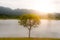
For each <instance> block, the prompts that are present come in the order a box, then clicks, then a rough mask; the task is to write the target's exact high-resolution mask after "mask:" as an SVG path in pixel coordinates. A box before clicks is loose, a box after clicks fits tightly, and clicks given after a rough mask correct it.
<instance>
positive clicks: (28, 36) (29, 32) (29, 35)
mask: <svg viewBox="0 0 60 40" xmlns="http://www.w3.org/2000/svg"><path fill="white" fill-rule="evenodd" d="M30 33H31V29H29V35H28V37H29V38H30Z"/></svg>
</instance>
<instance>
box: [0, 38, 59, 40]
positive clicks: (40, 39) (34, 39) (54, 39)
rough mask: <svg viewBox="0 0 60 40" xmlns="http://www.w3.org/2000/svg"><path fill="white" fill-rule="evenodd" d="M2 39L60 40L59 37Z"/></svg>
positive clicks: (0, 39)
mask: <svg viewBox="0 0 60 40" xmlns="http://www.w3.org/2000/svg"><path fill="white" fill-rule="evenodd" d="M0 40H60V39H58V38H0Z"/></svg>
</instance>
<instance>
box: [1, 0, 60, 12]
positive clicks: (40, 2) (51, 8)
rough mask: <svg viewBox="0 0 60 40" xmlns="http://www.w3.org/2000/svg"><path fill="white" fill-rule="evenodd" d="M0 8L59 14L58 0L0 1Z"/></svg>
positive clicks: (59, 5) (59, 0)
mask: <svg viewBox="0 0 60 40" xmlns="http://www.w3.org/2000/svg"><path fill="white" fill-rule="evenodd" d="M0 6H5V7H10V8H12V9H15V8H25V9H35V10H39V11H41V12H60V11H59V10H60V0H0Z"/></svg>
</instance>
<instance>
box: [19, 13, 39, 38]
mask: <svg viewBox="0 0 60 40" xmlns="http://www.w3.org/2000/svg"><path fill="white" fill-rule="evenodd" d="M19 24H20V25H22V26H24V27H26V28H28V30H29V34H28V37H29V38H30V33H31V29H32V28H33V27H37V26H38V25H39V24H40V16H39V15H36V14H23V15H21V16H20V17H19Z"/></svg>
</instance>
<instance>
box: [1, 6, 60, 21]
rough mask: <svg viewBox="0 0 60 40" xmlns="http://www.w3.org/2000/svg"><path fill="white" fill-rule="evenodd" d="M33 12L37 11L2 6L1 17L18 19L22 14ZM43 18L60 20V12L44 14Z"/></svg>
mask: <svg viewBox="0 0 60 40" xmlns="http://www.w3.org/2000/svg"><path fill="white" fill-rule="evenodd" d="M33 12H35V10H28V9H19V8H17V9H11V8H8V7H3V6H0V19H17V18H19V16H20V15H21V14H29V13H33ZM37 13H38V12H37ZM40 16H41V15H40ZM41 19H55V20H60V13H48V14H46V15H44V14H43V15H42V16H41Z"/></svg>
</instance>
